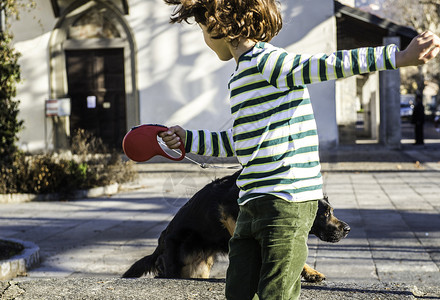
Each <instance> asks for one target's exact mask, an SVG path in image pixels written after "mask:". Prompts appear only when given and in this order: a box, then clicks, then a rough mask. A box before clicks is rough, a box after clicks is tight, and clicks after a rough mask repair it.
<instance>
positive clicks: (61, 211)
mask: <svg viewBox="0 0 440 300" xmlns="http://www.w3.org/2000/svg"><path fill="white" fill-rule="evenodd" d="M321 156H322V161H323V176H324V182H325V186H324V190H325V192H326V194H327V195H328V196H329V199H330V202H331V203H332V204H333V206H334V207H335V214H336V216H337V217H339V218H340V219H342V220H344V221H346V222H348V223H349V224H350V226H351V229H352V230H351V232H350V234H349V235H348V237H347V238H346V239H344V240H342V241H341V242H339V243H336V244H329V243H325V242H322V241H319V240H318V239H317V238H315V237H313V236H311V237H310V239H309V258H308V263H309V265H310V266H312V267H314V268H316V269H317V270H319V271H320V272H322V273H324V274H325V275H326V276H327V279H326V281H325V282H324V283H322V284H306V283H304V288H303V293H302V299H416V298H417V299H440V287H439V286H440V272H439V268H440V215H439V212H440V197H439V193H440V144H437V143H435V144H427V146H425V147H420V146H412V145H409V144H405V145H403V149H402V150H400V151H392V150H388V149H386V148H383V147H379V146H376V145H356V146H351V147H350V146H348V147H340V148H338V150H332V151H328V152H323V153H322V154H321ZM137 168H138V170H139V174H140V178H139V180H138V181H137V182H135V183H132V184H130V185H125V186H123V189H122V190H121V191H120V192H119V193H118V194H116V195H114V196H110V197H101V198H93V199H82V200H75V201H63V202H30V203H21V204H2V205H0V237H3V238H15V239H20V240H26V241H31V242H33V243H35V244H37V245H38V246H39V247H40V256H41V259H42V261H41V264H40V265H39V266H38V267H36V268H34V269H32V270H30V271H29V272H28V276H27V277H20V278H17V279H15V280H12V281H8V282H0V295H2V298H1V299H13V298H14V297H16V296H19V297H18V298H17V299H224V297H223V294H222V291H223V288H224V281H223V278H224V275H225V268H226V266H227V258H225V257H220V258H219V261H218V262H217V263H216V264H215V266H214V269H213V273H212V275H213V277H214V279H213V280H211V281H194V280H192V281H191V280H190V281H188V280H186V281H185V280H184V281H182V280H180V281H179V280H177V281H176V280H174V281H173V280H168V281H167V280H158V279H151V278H143V279H141V280H123V279H118V277H120V275H121V274H122V273H123V272H124V271H125V270H126V269H127V268H128V267H129V266H130V265H131V264H132V263H133V262H134V261H136V260H137V259H139V258H141V257H143V256H144V255H146V254H148V253H151V252H152V251H153V249H154V248H155V247H156V245H157V237H158V236H159V234H160V232H161V231H162V230H163V229H164V228H165V227H166V225H167V223H168V222H169V220H170V219H171V218H172V216H173V214H174V213H175V212H177V210H178V208H179V207H180V206H181V205H182V204H183V203H185V202H186V200H187V199H188V198H189V197H191V196H192V195H193V194H194V193H195V192H196V191H197V190H198V189H200V188H201V187H203V186H204V185H205V184H206V183H208V182H210V181H211V180H213V179H214V178H216V177H221V176H223V175H226V174H230V173H232V172H234V170H230V169H201V168H200V167H198V166H196V165H194V164H189V163H145V164H138V165H137ZM81 287H82V288H81ZM20 297H21V298H20Z"/></svg>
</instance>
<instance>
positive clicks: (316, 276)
mask: <svg viewBox="0 0 440 300" xmlns="http://www.w3.org/2000/svg"><path fill="white" fill-rule="evenodd" d="M301 276H302V277H303V278H304V280H305V281H307V282H313V283H318V282H321V281H323V280H325V275H324V274H322V273H320V272H318V271H316V270H315V269H313V268H311V267H309V266H308V265H304V268H303V271H302V272H301Z"/></svg>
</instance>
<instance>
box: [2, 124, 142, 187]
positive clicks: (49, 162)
mask: <svg viewBox="0 0 440 300" xmlns="http://www.w3.org/2000/svg"><path fill="white" fill-rule="evenodd" d="M72 141H73V143H72V145H75V146H73V147H72V148H73V149H72V151H71V152H70V153H64V154H44V155H32V156H25V155H24V154H21V153H20V154H18V155H17V156H16V160H15V161H14V163H13V164H12V166H10V167H2V168H1V172H0V175H1V176H0V193H1V194H9V193H35V194H45V193H59V194H63V195H68V194H70V193H72V192H74V191H77V190H81V189H88V188H92V187H96V186H105V185H109V184H113V183H123V182H128V181H130V180H133V179H134V178H135V176H136V172H135V171H134V169H133V163H132V162H123V161H122V159H121V156H120V154H119V153H117V152H115V151H113V152H111V153H108V152H107V153H105V152H104V151H105V147H103V144H102V141H101V140H100V139H98V138H96V137H93V136H92V135H90V134H88V133H86V132H84V131H82V130H80V131H78V132H77V133H76V134H75V135H74V136H73V137H72ZM98 152H100V153H98Z"/></svg>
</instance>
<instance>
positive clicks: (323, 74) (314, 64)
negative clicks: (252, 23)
mask: <svg viewBox="0 0 440 300" xmlns="http://www.w3.org/2000/svg"><path fill="white" fill-rule="evenodd" d="M269 49H270V48H269ZM396 51H398V48H397V46H396V45H388V46H386V47H375V48H373V47H369V48H359V49H353V50H340V51H336V52H334V53H332V54H330V55H327V54H315V55H307V54H291V53H287V52H286V51H285V50H283V49H280V48H275V47H273V48H272V49H271V50H270V51H266V53H265V54H264V55H261V56H260V57H259V58H258V60H257V63H258V64H257V68H258V70H259V71H260V73H261V74H262V75H263V77H264V78H266V80H267V81H268V82H269V83H270V84H272V85H273V86H274V87H276V88H279V89H284V88H291V87H294V86H301V85H306V84H310V83H315V82H322V81H327V80H333V79H338V78H345V77H349V76H353V75H357V74H363V73H369V72H374V71H379V70H389V69H395V68H396V62H395V55H394V54H395V52H396ZM267 66H270V67H267Z"/></svg>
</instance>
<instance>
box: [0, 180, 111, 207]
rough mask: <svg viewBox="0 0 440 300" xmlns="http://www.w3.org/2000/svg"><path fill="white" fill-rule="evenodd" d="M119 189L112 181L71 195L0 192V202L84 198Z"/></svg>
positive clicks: (105, 194) (106, 193)
mask: <svg viewBox="0 0 440 300" xmlns="http://www.w3.org/2000/svg"><path fill="white" fill-rule="evenodd" d="M118 191H119V184H118V183H113V184H110V185H106V186H101V187H95V188H91V189H87V190H79V191H76V192H74V193H73V194H72V195H67V196H66V195H61V194H57V193H54V194H0V204H12V203H14V204H16V203H25V202H32V201H57V200H61V199H66V198H67V199H84V198H96V197H102V196H110V195H114V194H116V193H117V192H118Z"/></svg>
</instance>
